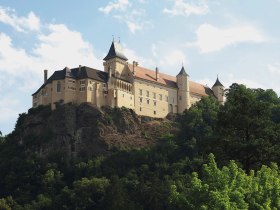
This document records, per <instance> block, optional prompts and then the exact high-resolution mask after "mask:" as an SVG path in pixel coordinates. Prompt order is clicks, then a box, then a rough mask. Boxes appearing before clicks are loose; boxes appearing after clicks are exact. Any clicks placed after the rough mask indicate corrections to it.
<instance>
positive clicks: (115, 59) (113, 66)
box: [103, 41, 128, 79]
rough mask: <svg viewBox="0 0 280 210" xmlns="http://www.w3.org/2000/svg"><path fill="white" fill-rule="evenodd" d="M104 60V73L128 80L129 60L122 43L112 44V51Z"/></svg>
mask: <svg viewBox="0 0 280 210" xmlns="http://www.w3.org/2000/svg"><path fill="white" fill-rule="evenodd" d="M103 60H104V63H103V66H104V71H105V72H107V73H108V75H109V76H112V77H116V78H121V79H127V78H126V77H127V70H128V68H127V62H126V61H127V58H126V57H125V55H124V54H123V50H122V46H121V44H120V42H115V41H113V42H112V44H111V47H110V50H109V52H108V54H107V55H106V57H105V58H104V59H103Z"/></svg>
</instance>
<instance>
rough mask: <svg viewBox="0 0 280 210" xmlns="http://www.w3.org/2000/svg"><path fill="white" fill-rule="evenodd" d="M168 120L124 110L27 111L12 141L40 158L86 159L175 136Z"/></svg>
mask: <svg viewBox="0 0 280 210" xmlns="http://www.w3.org/2000/svg"><path fill="white" fill-rule="evenodd" d="M175 124H176V123H175V122H174V121H173V120H168V119H153V118H149V117H140V116H137V115H136V114H135V113H134V112H133V110H130V109H126V108H111V107H102V108H101V109H99V108H97V107H94V106H92V105H90V104H86V103H85V104H81V105H73V104H66V105H62V106H60V107H58V108H57V109H56V110H54V111H51V109H50V107H38V108H35V109H33V108H32V109H30V110H29V111H28V114H22V115H20V117H19V119H18V122H17V124H16V128H15V131H14V132H13V135H15V137H16V138H15V139H18V141H19V143H20V144H21V145H23V146H24V147H26V150H27V151H29V152H32V153H33V152H35V153H36V154H38V155H39V156H41V157H57V156H59V157H62V158H67V159H70V158H89V157H92V156H95V155H100V154H106V153H109V152H112V151H114V150H132V149H140V148H148V147H151V146H153V145H155V144H156V143H157V142H158V141H159V140H160V139H161V137H162V136H166V135H170V134H174V133H176V126H174V125H175Z"/></svg>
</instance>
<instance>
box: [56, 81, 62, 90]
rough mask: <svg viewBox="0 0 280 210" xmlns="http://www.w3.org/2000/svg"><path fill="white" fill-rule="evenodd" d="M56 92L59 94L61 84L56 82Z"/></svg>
mask: <svg viewBox="0 0 280 210" xmlns="http://www.w3.org/2000/svg"><path fill="white" fill-rule="evenodd" d="M56 92H61V84H60V81H58V82H57V84H56Z"/></svg>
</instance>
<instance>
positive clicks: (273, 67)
mask: <svg viewBox="0 0 280 210" xmlns="http://www.w3.org/2000/svg"><path fill="white" fill-rule="evenodd" d="M267 69H268V71H269V72H270V73H271V74H274V75H280V63H278V62H276V63H273V64H268V65H267Z"/></svg>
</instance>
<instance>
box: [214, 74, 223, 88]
mask: <svg viewBox="0 0 280 210" xmlns="http://www.w3.org/2000/svg"><path fill="white" fill-rule="evenodd" d="M215 86H222V87H224V86H223V85H222V83H221V82H220V80H219V77H218V75H217V80H216V82H215V84H214V85H213V87H215Z"/></svg>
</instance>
